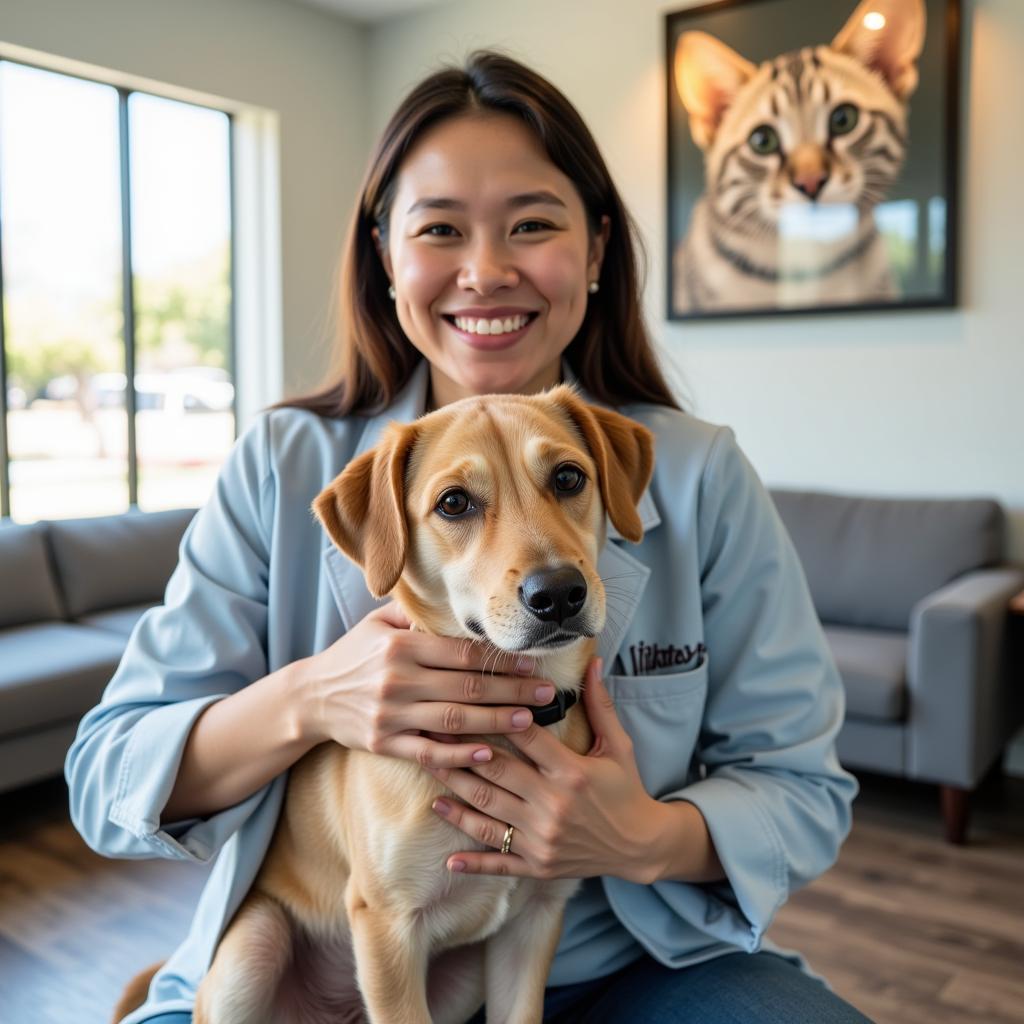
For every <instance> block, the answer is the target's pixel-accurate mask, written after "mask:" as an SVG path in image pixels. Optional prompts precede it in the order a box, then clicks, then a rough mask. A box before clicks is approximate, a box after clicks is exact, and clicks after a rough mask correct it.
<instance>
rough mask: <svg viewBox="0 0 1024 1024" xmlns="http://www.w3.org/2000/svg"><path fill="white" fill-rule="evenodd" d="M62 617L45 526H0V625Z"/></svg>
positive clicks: (16, 624)
mask: <svg viewBox="0 0 1024 1024" xmlns="http://www.w3.org/2000/svg"><path fill="white" fill-rule="evenodd" d="M63 617H64V612H63V610H62V609H61V606H60V594H59V592H58V590H57V584H56V581H55V580H54V577H53V571H52V569H51V568H50V559H49V555H48V554H47V551H46V530H45V528H44V527H43V526H42V525H41V524H38V523H36V524H33V525H31V526H22V525H19V524H14V523H9V522H7V523H4V524H3V525H0V628H4V627H8V626H21V625H24V624H25V623H26V622H50V621H52V620H53V619H61V618H63Z"/></svg>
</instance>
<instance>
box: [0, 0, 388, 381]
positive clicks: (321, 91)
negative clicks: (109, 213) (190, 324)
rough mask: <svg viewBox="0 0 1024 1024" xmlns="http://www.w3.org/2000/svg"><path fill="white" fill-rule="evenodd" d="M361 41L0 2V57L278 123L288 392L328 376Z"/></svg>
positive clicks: (206, 5)
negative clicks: (1, 52)
mask: <svg viewBox="0 0 1024 1024" xmlns="http://www.w3.org/2000/svg"><path fill="white" fill-rule="evenodd" d="M366 40H367V35H366V30H365V29H363V28H361V27H359V26H356V25H353V24H349V23H348V22H346V21H345V20H343V19H341V18H339V17H337V16H334V15H332V14H329V13H326V12H324V11H320V10H316V9H312V8H309V7H305V6H303V5H300V4H296V3H288V2H283V0H173V2H171V0H88V2H87V3H86V2H82V0H0V43H8V44H15V45H18V46H22V47H29V48H32V49H34V50H40V51H44V52H46V53H49V54H54V55H57V56H59V57H63V58H70V59H73V60H77V61H85V62H88V63H90V64H95V65H99V66H100V67H103V68H109V69H112V70H114V71H119V72H125V73H128V74H131V75H138V76H142V77H145V78H149V79H156V80H158V81H160V82H164V83H167V84H169V85H173V86H178V87H183V88H186V89H189V90H196V91H198V92H202V93H208V94H213V95H215V96H220V97H224V98H227V99H230V100H233V101H236V102H238V103H241V104H251V105H255V106H258V107H262V108H267V109H270V110H273V111H276V112H277V114H278V115H279V119H278V123H279V126H280V145H281V157H280V171H279V173H280V182H281V213H280V216H281V271H282V274H283V287H282V314H283V315H282V319H283V333H284V353H283V356H284V383H285V390H286V391H296V390H300V389H306V388H309V387H312V386H313V385H315V384H316V383H318V381H319V377H320V374H321V372H322V370H323V368H324V367H325V366H326V362H327V353H326V349H327V345H328V343H329V341H330V336H331V334H330V325H329V323H328V319H329V315H330V301H331V294H332V289H333V287H334V276H335V269H336V266H337V262H338V256H339V253H340V250H341V244H342V238H343V234H344V228H345V225H346V222H347V220H348V215H349V211H350V206H351V203H352V201H353V199H354V197H355V195H356V193H357V191H358V187H359V181H360V179H361V176H362V171H363V164H364V161H365V159H366V154H367V150H368V142H367V138H368V136H367V129H368V123H367V117H366V103H365V81H366V75H367V65H366ZM240 341H242V339H240ZM243 358H244V356H243ZM272 397H274V398H277V397H280V396H279V395H274V396H272Z"/></svg>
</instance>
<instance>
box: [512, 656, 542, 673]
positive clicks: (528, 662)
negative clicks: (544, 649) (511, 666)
mask: <svg viewBox="0 0 1024 1024" xmlns="http://www.w3.org/2000/svg"><path fill="white" fill-rule="evenodd" d="M536 667H537V659H536V658H520V659H519V660H518V661H517V662H516V671H517V672H524V673H525V674H526V675H529V674H530V673H531V672H532V671H533V670H534V669H535V668H536Z"/></svg>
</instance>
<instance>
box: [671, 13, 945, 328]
mask: <svg viewBox="0 0 1024 1024" xmlns="http://www.w3.org/2000/svg"><path fill="white" fill-rule="evenodd" d="M959 52H960V4H959V0H718V2H715V3H708V4H703V5H700V6H697V7H689V8H685V9H682V10H678V11H670V12H668V13H667V14H666V15H665V58H666V60H665V69H666V70H665V81H666V91H667V103H666V112H667V126H666V133H667V188H666V205H667V221H668V229H667V231H666V238H667V253H666V277H667V281H666V285H667V287H666V306H667V310H666V315H667V319H668V320H670V321H678V320H692V319H716V318H723V317H744V316H746V317H749V316H770V315H793V314H804V313H837V312H844V313H845V312H867V311H888V310H894V309H922V308H936V307H953V306H955V305H956V304H957V301H958V280H957V279H958V260H957V254H958V234H959V232H958V222H957V215H958V203H957V195H958V180H957V178H958V174H957V170H958V167H957V165H958V152H959V150H958V145H959V139H958V133H959V116H958V114H959V97H960V60H959Z"/></svg>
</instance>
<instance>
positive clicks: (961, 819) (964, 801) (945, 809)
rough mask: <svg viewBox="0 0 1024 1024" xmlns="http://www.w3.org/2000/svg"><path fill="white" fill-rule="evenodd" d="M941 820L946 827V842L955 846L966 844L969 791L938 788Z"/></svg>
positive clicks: (947, 787) (956, 788) (948, 787)
mask: <svg viewBox="0 0 1024 1024" xmlns="http://www.w3.org/2000/svg"><path fill="white" fill-rule="evenodd" d="M939 799H940V801H941V803H942V818H943V821H944V822H945V825H946V841H947V842H949V843H954V844H955V845H957V846H963V845H964V844H965V843H966V842H967V818H968V814H969V812H970V800H971V791H970V790H969V789H960V787H959V786H940V787H939Z"/></svg>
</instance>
